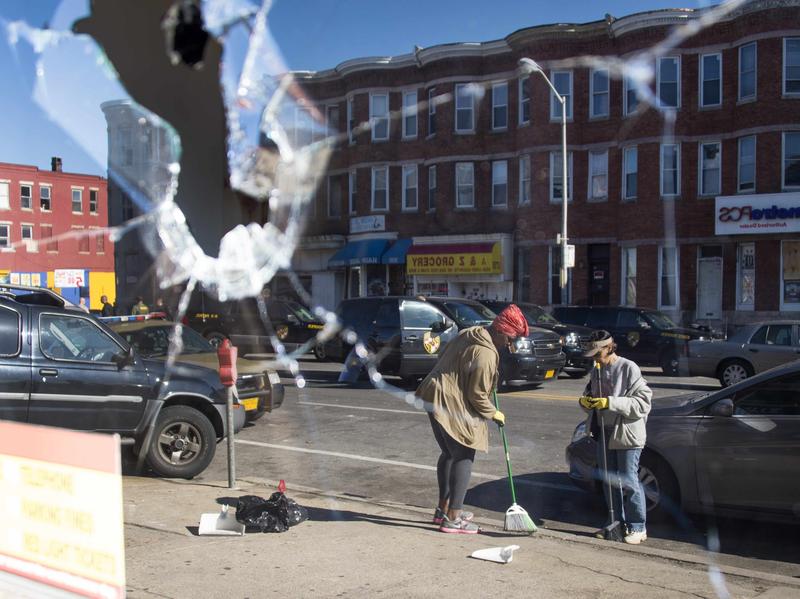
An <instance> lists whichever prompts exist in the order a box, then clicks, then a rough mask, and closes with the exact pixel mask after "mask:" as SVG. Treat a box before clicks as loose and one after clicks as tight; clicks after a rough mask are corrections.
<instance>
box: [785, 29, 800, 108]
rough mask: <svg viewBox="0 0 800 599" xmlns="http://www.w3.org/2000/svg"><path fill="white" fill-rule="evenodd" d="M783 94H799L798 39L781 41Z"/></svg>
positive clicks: (799, 59) (799, 42)
mask: <svg viewBox="0 0 800 599" xmlns="http://www.w3.org/2000/svg"><path fill="white" fill-rule="evenodd" d="M783 93H784V94H785V95H794V94H800V37H787V38H785V39H784V40H783Z"/></svg>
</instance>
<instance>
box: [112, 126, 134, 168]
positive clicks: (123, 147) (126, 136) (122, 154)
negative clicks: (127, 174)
mask: <svg viewBox="0 0 800 599" xmlns="http://www.w3.org/2000/svg"><path fill="white" fill-rule="evenodd" d="M116 158H117V159H116V161H115V162H116V163H117V165H119V166H131V165H132V164H133V133H132V132H131V128H130V127H120V128H119V129H118V130H117V157H116Z"/></svg>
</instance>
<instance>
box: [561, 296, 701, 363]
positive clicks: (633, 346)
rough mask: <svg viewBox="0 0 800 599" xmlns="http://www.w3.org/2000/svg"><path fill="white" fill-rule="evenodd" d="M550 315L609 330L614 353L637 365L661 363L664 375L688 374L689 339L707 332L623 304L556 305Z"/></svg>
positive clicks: (659, 313) (650, 311)
mask: <svg viewBox="0 0 800 599" xmlns="http://www.w3.org/2000/svg"><path fill="white" fill-rule="evenodd" d="M553 316H555V317H556V319H558V320H560V321H561V322H564V323H569V324H577V325H582V326H586V327H589V328H591V329H603V330H606V331H608V332H609V333H611V334H612V335H613V337H614V341H615V342H616V344H617V353H618V354H619V355H621V356H623V357H625V358H629V359H631V360H633V361H634V362H636V363H637V364H638V365H639V366H660V367H661V369H662V370H663V371H664V374H666V375H670V376H675V375H678V374H680V375H687V374H688V373H689V370H688V355H689V340H691V339H706V338H708V335H709V333H708V332H706V331H702V330H700V329H696V328H684V327H680V326H678V325H677V324H675V323H674V322H673V321H672V319H671V318H670V317H669V316H667V315H666V314H664V313H663V312H659V311H657V310H646V309H644V308H631V307H625V306H556V307H555V308H553Z"/></svg>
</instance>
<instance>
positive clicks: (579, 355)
mask: <svg viewBox="0 0 800 599" xmlns="http://www.w3.org/2000/svg"><path fill="white" fill-rule="evenodd" d="M481 303H482V304H483V305H485V306H486V307H488V308H489V309H490V310H492V311H493V312H495V313H498V314H499V313H500V312H502V311H503V310H504V309H505V308H506V307H508V306H509V305H510V304H512V303H514V304H516V305H517V306H518V307H519V309H520V310H522V313H523V314H524V315H525V319H526V320H527V321H528V326H532V327H538V328H540V329H548V330H550V331H553V332H554V333H556V334H558V335H559V336H560V337H562V338H563V339H564V356H565V357H566V363H565V364H564V373H565V374H568V375H569V376H571V377H573V378H580V377H582V376H585V375H586V373H587V372H589V371H590V370H591V369H592V365H593V364H594V361H593V360H592V359H591V358H585V357H584V356H583V354H584V352H585V351H586V349H587V347H588V343H589V336H590V335H591V334H592V329H590V328H588V327H582V326H579V325H576V324H564V323H561V322H559V321H558V320H557V319H556V318H555V317H554V316H553V315H551V314H548V313H547V312H545V310H544V308H542V307H541V306H537V305H536V304H530V303H527V302H509V301H505V300H481Z"/></svg>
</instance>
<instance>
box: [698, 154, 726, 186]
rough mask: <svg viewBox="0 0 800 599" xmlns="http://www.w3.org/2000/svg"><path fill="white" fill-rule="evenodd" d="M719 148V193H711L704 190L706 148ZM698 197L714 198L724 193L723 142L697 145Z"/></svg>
mask: <svg viewBox="0 0 800 599" xmlns="http://www.w3.org/2000/svg"><path fill="white" fill-rule="evenodd" d="M713 145H715V146H717V160H718V161H719V167H718V169H717V170H718V172H717V191H716V192H710V191H708V190H706V189H703V183H704V182H705V179H704V177H703V174H704V171H705V146H713ZM697 158H698V164H697V173H698V176H697V195H699V196H703V197H714V196H718V195H720V194H721V193H722V142H720V141H701V142H698V144H697Z"/></svg>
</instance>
